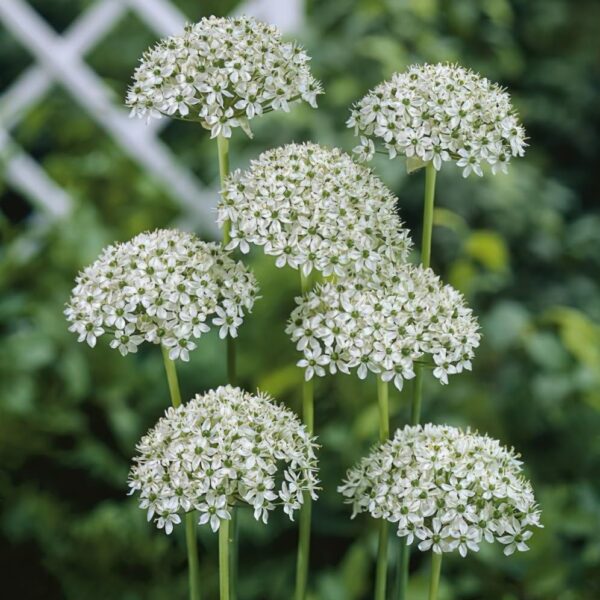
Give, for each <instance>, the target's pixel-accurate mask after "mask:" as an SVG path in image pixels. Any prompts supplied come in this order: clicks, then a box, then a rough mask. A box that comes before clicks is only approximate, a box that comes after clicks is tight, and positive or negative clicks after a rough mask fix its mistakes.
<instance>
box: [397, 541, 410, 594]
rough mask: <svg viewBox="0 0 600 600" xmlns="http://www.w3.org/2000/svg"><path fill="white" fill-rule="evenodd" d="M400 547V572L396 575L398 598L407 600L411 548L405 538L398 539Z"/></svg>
mask: <svg viewBox="0 0 600 600" xmlns="http://www.w3.org/2000/svg"><path fill="white" fill-rule="evenodd" d="M398 543H399V544H400V547H399V549H398V552H399V554H398V570H397V573H396V598H397V600H406V593H407V591H408V577H407V576H406V575H407V574H408V561H409V560H410V546H409V545H408V544H407V543H406V540H405V539H403V538H398Z"/></svg>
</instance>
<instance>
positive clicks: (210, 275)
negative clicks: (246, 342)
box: [65, 229, 258, 361]
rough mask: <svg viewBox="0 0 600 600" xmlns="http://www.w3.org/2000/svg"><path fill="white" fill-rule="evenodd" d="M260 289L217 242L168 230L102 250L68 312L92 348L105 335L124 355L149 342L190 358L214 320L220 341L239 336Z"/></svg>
mask: <svg viewBox="0 0 600 600" xmlns="http://www.w3.org/2000/svg"><path fill="white" fill-rule="evenodd" d="M257 292H258V286H257V283H256V280H255V278H254V275H252V273H251V272H249V271H248V269H247V268H246V267H245V266H244V265H243V263H241V262H236V261H234V260H232V259H231V258H230V257H229V254H228V253H227V252H226V251H224V250H223V249H222V247H221V246H220V245H219V244H214V243H206V242H203V241H201V240H199V239H198V238H197V237H196V236H195V235H193V234H191V233H185V232H181V231H175V230H166V229H163V230H156V231H153V232H146V233H142V234H140V235H138V236H136V237H135V238H133V239H132V240H131V241H129V242H125V243H122V244H115V245H112V246H108V247H107V248H105V249H104V250H103V251H102V254H101V255H100V257H99V258H98V259H97V260H96V262H94V263H93V264H92V265H90V266H88V267H86V268H85V269H84V270H83V271H82V272H81V273H80V274H79V275H78V277H77V279H76V286H75V288H74V289H73V292H72V295H71V299H70V301H69V303H68V304H67V308H66V310H65V315H66V317H67V320H68V321H69V322H71V326H70V328H69V329H70V331H74V332H75V333H77V334H78V335H79V341H80V342H84V341H85V342H87V343H88V344H89V345H90V346H92V347H94V346H95V345H96V339H97V338H98V337H100V336H102V335H104V334H105V333H107V334H109V335H110V336H111V338H112V339H111V342H110V345H111V347H112V348H117V349H118V350H119V351H120V352H121V354H123V355H125V354H127V353H128V352H136V351H137V347H138V346H139V345H140V344H141V343H142V342H144V341H147V342H152V343H154V344H162V345H163V346H164V347H166V348H168V349H169V356H170V358H171V359H177V358H179V359H181V360H184V361H186V360H188V358H189V351H190V350H193V349H194V348H195V347H196V344H195V343H194V340H195V339H198V338H199V337H200V336H201V335H202V334H203V333H205V332H207V331H208V330H209V329H210V328H209V325H208V320H209V319H211V320H212V324H213V325H217V326H219V327H220V336H221V337H222V338H224V337H226V336H227V335H230V336H232V337H236V336H237V328H238V327H239V326H240V325H241V324H242V321H243V318H244V315H245V313H246V312H249V311H250V310H252V306H253V305H254V300H255V299H256V296H257Z"/></svg>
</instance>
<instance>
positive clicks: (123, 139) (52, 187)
mask: <svg viewBox="0 0 600 600" xmlns="http://www.w3.org/2000/svg"><path fill="white" fill-rule="evenodd" d="M128 11H133V12H134V13H135V14H137V15H138V16H139V17H140V18H141V19H142V20H143V21H144V22H145V23H146V25H147V26H148V27H150V28H151V29H152V30H153V31H154V32H155V33H156V34H157V36H158V37H163V36H166V35H171V34H174V33H177V32H179V31H181V29H182V27H183V24H184V23H185V21H186V18H185V16H184V15H182V14H181V12H180V11H179V10H178V9H177V8H176V7H175V6H174V5H173V4H171V3H170V2H169V0H97V1H96V2H95V3H94V4H92V5H91V7H90V8H89V9H87V10H86V11H85V12H84V13H82V14H81V15H80V16H79V17H78V19H77V20H76V21H75V22H74V23H73V24H72V25H71V26H70V27H69V28H68V29H67V31H66V32H65V33H64V35H59V34H58V33H56V32H55V31H54V30H53V29H52V28H51V27H50V26H49V25H48V24H47V23H46V22H45V21H44V19H43V18H42V17H41V16H40V15H39V14H38V13H37V12H36V11H35V10H34V9H33V8H32V7H31V6H30V5H29V4H28V3H27V2H26V1H25V0H0V21H2V22H3V24H4V26H5V27H6V28H7V29H8V30H9V31H10V32H11V33H12V34H13V35H14V36H15V38H17V39H18V40H19V41H20V42H21V44H22V45H23V46H24V47H25V48H26V49H27V50H28V51H29V52H30V53H31V55H32V56H33V57H34V58H35V60H36V63H35V64H34V65H33V66H31V67H30V68H29V69H27V70H26V71H24V72H23V73H22V74H21V75H20V77H19V78H18V79H17V80H16V81H15V82H14V83H13V84H12V85H11V86H10V88H9V89H7V90H6V91H5V92H4V94H3V95H2V96H1V97H0V164H1V166H2V171H1V173H2V176H3V177H4V178H5V179H6V181H7V183H8V184H9V185H11V186H13V187H14V188H15V189H17V190H19V191H20V192H21V193H22V194H24V195H25V196H26V197H27V198H29V199H30V201H31V202H32V204H33V205H34V206H35V208H36V211H37V212H39V213H40V214H39V215H37V217H38V222H39V221H46V222H47V221H48V220H50V221H51V220H54V219H61V218H65V217H68V215H69V214H70V212H71V210H72V209H73V206H74V202H73V199H72V197H71V196H70V195H69V193H68V192H67V191H66V190H64V189H62V188H61V187H60V186H59V185H58V184H57V183H56V182H55V181H53V180H52V179H51V178H50V177H49V176H48V175H47V174H46V172H45V171H44V170H43V168H42V167H41V166H40V165H39V164H38V163H37V162H36V161H35V160H34V159H33V158H32V157H31V156H29V155H28V154H27V153H26V151H25V150H24V149H22V148H21V147H20V146H19V145H18V144H17V143H16V142H15V140H14V139H13V138H12V136H11V135H10V129H11V128H12V127H14V126H15V125H17V124H18V123H19V121H20V120H21V119H23V117H24V116H25V115H26V114H27V112H28V111H29V110H30V109H31V108H32V107H33V106H35V104H36V103H38V102H40V101H41V100H42V99H43V98H44V96H45V95H46V93H47V92H48V91H49V89H50V87H51V86H52V85H53V84H54V83H59V84H60V85H62V86H63V87H64V88H65V89H66V90H67V91H68V92H69V94H70V95H71V96H72V97H73V98H74V100H75V101H76V102H77V103H78V104H79V105H80V107H81V108H82V109H83V110H85V111H86V112H87V113H88V114H89V116H90V117H91V118H92V119H93V120H94V121H95V122H96V123H97V124H98V125H99V126H100V127H102V129H104V131H105V132H106V133H107V134H108V135H109V136H110V137H111V138H112V139H113V140H114V141H115V142H116V143H117V144H118V146H119V147H120V148H121V149H122V150H123V151H124V152H125V153H127V154H128V155H129V156H130V157H131V158H132V159H133V160H134V161H135V162H137V163H138V165H139V166H140V167H141V168H142V169H144V170H147V171H149V172H151V173H152V176H153V177H154V178H156V179H158V180H159V182H160V183H161V184H162V185H163V187H164V189H165V190H166V191H167V192H169V193H170V195H171V196H172V197H173V199H174V200H176V201H177V202H178V203H179V204H180V205H181V208H182V210H183V212H184V215H185V219H186V221H187V222H188V223H190V224H192V225H195V226H200V227H201V228H202V229H203V230H204V231H205V233H207V234H216V225H215V218H214V211H213V208H214V205H215V202H216V192H215V191H214V190H212V189H209V188H206V187H205V186H203V184H202V183H201V182H200V181H199V180H198V179H197V178H196V177H195V176H194V175H193V173H191V172H190V171H189V170H188V169H186V168H185V167H184V166H183V165H181V164H180V163H179V162H178V160H177V158H176V157H175V156H174V155H173V153H172V152H171V151H170V150H169V148H168V147H167V146H166V145H165V144H164V143H163V142H162V141H161V140H160V139H159V138H158V133H159V131H160V130H161V129H162V128H163V127H165V126H166V125H168V123H169V120H168V119H161V120H154V121H151V122H150V124H148V125H146V124H145V123H144V122H142V121H139V120H137V119H129V118H128V114H127V110H126V109H125V108H124V107H123V99H122V98H116V97H115V95H114V94H113V93H112V92H111V90H110V89H109V88H108V87H107V86H106V85H105V84H104V83H103V82H102V80H101V78H100V77H99V76H98V75H97V74H96V73H94V71H93V70H92V69H91V68H90V67H89V66H88V65H87V64H86V63H85V61H84V56H85V55H86V53H87V52H88V51H89V50H91V49H92V48H93V47H94V46H95V45H96V44H98V43H99V42H100V41H101V40H102V38H103V37H104V36H105V35H106V34H107V33H108V32H109V31H110V30H111V29H113V28H114V26H115V25H116V24H117V23H118V22H119V21H120V20H121V18H122V17H123V16H124V15H125V14H126V13H127V12H128ZM237 12H239V13H244V14H251V15H255V16H257V17H259V18H262V19H264V20H267V21H270V22H273V23H276V24H278V25H279V26H280V27H281V28H282V29H283V30H290V29H294V28H296V27H297V26H298V24H299V20H300V18H301V0H285V1H282V0H248V1H246V2H245V3H243V4H242V5H241V6H240V7H239V8H238V11H237ZM134 66H135V65H133V64H132V71H133V68H134Z"/></svg>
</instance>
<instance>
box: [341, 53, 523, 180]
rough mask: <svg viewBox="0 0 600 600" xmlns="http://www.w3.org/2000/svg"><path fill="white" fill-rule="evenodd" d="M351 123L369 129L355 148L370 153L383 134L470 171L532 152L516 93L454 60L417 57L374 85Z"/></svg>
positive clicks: (394, 150) (495, 167)
mask: <svg viewBox="0 0 600 600" xmlns="http://www.w3.org/2000/svg"><path fill="white" fill-rule="evenodd" d="M348 126H349V127H354V131H355V133H356V135H360V136H361V144H360V145H359V146H358V147H357V148H355V152H356V153H357V154H358V155H359V156H360V157H361V158H362V159H363V160H370V159H371V158H372V157H373V154H374V152H375V144H374V141H375V142H381V143H383V146H384V147H385V149H386V150H387V152H388V153H389V157H390V158H394V157H395V156H396V155H397V154H400V155H402V156H406V157H407V158H408V159H415V160H416V161H422V162H429V161H433V165H434V166H435V168H436V169H437V170H438V171H439V169H440V168H441V166H442V163H443V162H447V161H454V162H456V164H457V165H458V166H459V167H461V168H462V170H463V176H464V177H467V176H468V175H469V174H470V173H476V174H477V175H482V174H483V171H482V169H481V166H482V164H484V163H487V164H489V165H490V166H491V168H492V172H493V173H496V172H498V171H503V172H506V169H507V165H508V163H509V161H510V159H511V158H512V157H513V156H523V154H524V152H525V146H526V143H525V130H524V129H523V127H522V125H521V124H520V123H519V119H518V117H517V114H516V112H515V110H514V108H513V106H512V104H511V101H510V96H509V95H508V93H507V92H506V91H505V90H504V89H502V88H501V87H500V86H499V85H498V84H495V83H491V82H490V81H489V80H487V79H486V78H485V77H481V76H480V75H478V74H477V73H474V72H473V71H470V70H468V69H465V68H463V67H460V66H458V65H450V64H436V65H428V64H424V65H413V66H411V67H410V68H409V69H408V71H406V72H405V73H396V74H395V75H393V76H392V78H391V79H390V80H389V81H385V82H383V83H381V84H380V85H378V86H377V87H376V88H374V89H373V90H371V91H370V92H369V93H368V94H367V95H366V96H364V98H362V99H361V100H360V101H359V102H357V103H356V104H355V105H354V106H353V107H352V111H351V116H350V119H349V120H348Z"/></svg>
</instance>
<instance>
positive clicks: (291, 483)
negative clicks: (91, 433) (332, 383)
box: [129, 386, 318, 533]
mask: <svg viewBox="0 0 600 600" xmlns="http://www.w3.org/2000/svg"><path fill="white" fill-rule="evenodd" d="M315 449H316V444H315V442H314V439H313V438H312V437H311V436H310V435H309V433H308V432H307V431H306V428H305V427H304V425H302V424H301V423H300V420H299V419H298V417H297V416H296V415H295V414H294V413H293V412H292V411H291V410H289V409H287V408H285V407H284V406H281V405H279V404H276V403H275V402H273V401H272V400H271V399H270V398H269V397H268V396H267V395H264V394H257V395H253V394H249V393H248V392H245V391H243V390H241V389H240V388H234V387H231V386H226V387H219V388H217V389H216V390H211V391H209V392H207V393H206V394H204V395H202V396H199V395H198V396H196V397H195V398H193V399H192V400H190V401H189V402H188V403H187V404H182V405H181V406H179V407H177V408H169V409H167V411H166V413H165V416H164V417H162V418H161V419H160V420H159V421H158V423H157V424H156V426H155V427H154V428H153V429H151V430H150V431H149V432H148V433H147V434H146V435H145V436H144V437H143V438H142V440H141V441H140V442H139V444H138V446H137V450H138V455H137V456H136V457H135V458H134V465H133V467H132V469H131V472H130V476H129V486H130V488H131V492H132V493H134V492H139V495H140V508H144V509H146V510H147V511H148V520H151V519H153V518H154V520H155V522H156V524H157V526H158V527H159V528H164V529H165V531H166V532H167V533H171V531H172V529H173V525H174V524H178V523H180V522H181V518H180V516H179V513H181V512H184V513H185V512H189V511H192V510H197V511H198V512H199V515H200V516H199V523H200V524H201V525H203V524H205V523H208V524H210V527H211V528H212V530H213V531H217V530H218V529H219V526H220V523H221V520H223V519H230V518H231V514H230V512H229V509H230V508H231V507H232V506H234V505H235V504H238V503H245V504H248V505H250V506H251V507H252V508H253V509H254V517H255V518H256V519H257V520H262V521H263V522H264V523H266V522H267V519H268V516H269V512H270V511H272V510H274V509H275V507H276V506H277V505H282V506H283V510H284V511H285V513H286V514H287V515H289V517H290V519H292V518H293V515H294V511H296V510H298V509H299V508H300V507H301V506H302V504H303V502H304V494H305V493H308V494H310V495H311V496H312V497H313V499H315V500H316V490H317V486H318V480H317V475H316V473H317V459H316V456H315Z"/></svg>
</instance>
